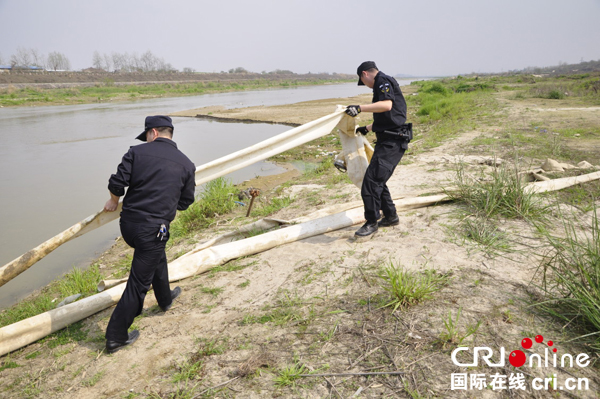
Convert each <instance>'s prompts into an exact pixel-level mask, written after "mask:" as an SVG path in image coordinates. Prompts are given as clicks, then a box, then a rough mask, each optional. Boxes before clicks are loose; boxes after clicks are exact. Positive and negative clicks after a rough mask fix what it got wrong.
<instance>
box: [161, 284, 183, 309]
mask: <svg viewBox="0 0 600 399" xmlns="http://www.w3.org/2000/svg"><path fill="white" fill-rule="evenodd" d="M179 294H181V288H179V287H175V288H174V289H172V290H171V303H170V304H168V305H167V306H165V307H164V308H162V307H161V309H162V311H163V312H166V311H167V310H169V309H171V306H172V305H173V300H174V299H175V298H177V297H178V296H179Z"/></svg>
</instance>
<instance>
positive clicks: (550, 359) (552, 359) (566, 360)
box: [452, 335, 590, 367]
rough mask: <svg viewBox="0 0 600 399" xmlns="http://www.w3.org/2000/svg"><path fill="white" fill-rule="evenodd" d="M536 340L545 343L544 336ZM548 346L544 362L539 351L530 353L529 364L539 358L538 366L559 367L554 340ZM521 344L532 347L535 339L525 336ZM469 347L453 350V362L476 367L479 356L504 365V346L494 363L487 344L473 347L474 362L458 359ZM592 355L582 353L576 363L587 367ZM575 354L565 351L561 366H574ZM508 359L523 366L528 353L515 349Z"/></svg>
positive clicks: (537, 337) (536, 337) (493, 365)
mask: <svg viewBox="0 0 600 399" xmlns="http://www.w3.org/2000/svg"><path fill="white" fill-rule="evenodd" d="M535 342H537V343H538V344H543V343H544V337H543V336H541V335H536V336H535ZM546 345H547V346H546V348H545V350H544V352H545V356H544V360H543V362H542V357H541V356H540V355H538V354H537V353H534V354H530V355H529V366H530V367H533V365H534V361H535V360H537V366H538V367H549V366H551V367H557V366H558V364H559V363H558V361H557V355H556V352H557V350H556V348H552V347H553V346H554V342H552V341H548V342H546ZM521 346H522V347H523V349H531V347H532V346H533V341H532V340H531V338H523V339H522V340H521ZM549 348H552V352H554V353H553V354H550V353H549V351H548V349H549ZM468 350H469V348H468V347H459V348H456V349H454V350H453V351H452V363H454V364H455V365H456V366H460V367H476V366H478V364H479V357H481V359H483V361H484V362H485V363H486V364H487V365H488V366H489V367H504V363H505V362H504V359H505V353H506V352H505V350H504V347H500V359H499V361H498V362H497V363H493V362H492V356H493V355H494V351H493V349H492V348H489V347H487V346H476V347H474V348H473V363H461V362H459V361H458V359H457V358H456V355H457V354H458V353H459V352H463V351H468ZM589 359H590V357H589V355H587V354H585V353H580V354H578V355H577V356H576V357H575V364H576V365H577V366H579V367H587V366H589V364H590V360H589ZM573 360H574V359H573V355H570V354H568V353H565V354H563V355H562V356H561V358H560V367H573ZM508 361H509V362H510V364H511V365H513V366H514V367H521V366H523V365H524V364H525V363H526V362H527V355H525V353H524V352H523V351H522V350H520V349H517V350H514V351H512V352H511V353H510V355H509V356H508Z"/></svg>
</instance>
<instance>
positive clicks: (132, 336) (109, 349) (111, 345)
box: [106, 330, 140, 353]
mask: <svg viewBox="0 0 600 399" xmlns="http://www.w3.org/2000/svg"><path fill="white" fill-rule="evenodd" d="M139 337H140V332H139V331H138V330H133V331H132V332H130V333H129V339H128V340H127V341H125V342H117V341H106V353H115V352H116V351H118V350H120V349H121V348H124V347H126V346H127V345H131V344H133V343H134V342H135V341H137V339H138V338H139Z"/></svg>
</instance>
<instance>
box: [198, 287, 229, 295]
mask: <svg viewBox="0 0 600 399" xmlns="http://www.w3.org/2000/svg"><path fill="white" fill-rule="evenodd" d="M200 291H202V292H203V293H205V294H210V295H212V296H214V297H217V296H219V295H220V294H222V293H223V291H224V288H222V287H202V288H201V289H200Z"/></svg>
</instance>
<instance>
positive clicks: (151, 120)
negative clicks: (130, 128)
mask: <svg viewBox="0 0 600 399" xmlns="http://www.w3.org/2000/svg"><path fill="white" fill-rule="evenodd" d="M144 125H145V126H146V129H145V130H144V131H143V132H142V133H140V135H139V136H137V137H136V139H137V140H141V141H146V133H147V132H148V130H150V129H154V128H155V127H170V128H172V129H175V127H173V121H172V120H171V118H170V117H168V116H165V115H154V116H147V117H146V122H145V123H144Z"/></svg>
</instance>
